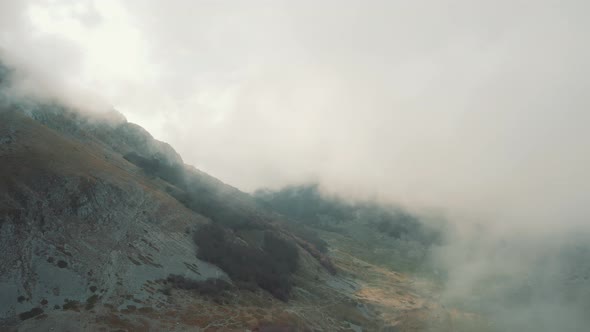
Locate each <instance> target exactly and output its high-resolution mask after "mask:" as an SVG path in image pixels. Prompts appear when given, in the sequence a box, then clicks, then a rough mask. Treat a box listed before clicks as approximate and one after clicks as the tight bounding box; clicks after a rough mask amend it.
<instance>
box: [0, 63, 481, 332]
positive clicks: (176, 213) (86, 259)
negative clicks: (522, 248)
mask: <svg viewBox="0 0 590 332" xmlns="http://www.w3.org/2000/svg"><path fill="white" fill-rule="evenodd" d="M11 72H12V71H11V70H9V69H7V68H6V67H4V66H0V90H1V91H2V92H1V93H0V250H1V252H2V253H3V255H2V256H0V329H2V330H8V331H12V330H18V331H48V330H55V331H82V330H83V331H186V330H189V331H197V330H207V331H209V330H211V331H213V330H224V329H225V330H231V329H233V330H246V329H248V330H259V331H304V330H307V331H340V330H341V331H346V330H348V331H350V330H354V331H361V330H362V331H379V330H383V331H418V330H420V331H421V330H432V331H435V330H436V331H446V330H448V331H451V330H453V329H455V328H456V326H457V324H458V323H457V322H460V321H463V320H464V318H465V317H467V318H468V319H467V321H468V322H471V321H476V319H471V318H469V317H470V316H468V315H463V314H462V313H460V312H451V311H448V310H447V309H445V308H444V307H443V306H442V305H440V304H439V303H437V302H436V301H435V300H434V298H433V294H434V293H435V288H436V287H435V286H436V284H435V283H432V282H429V281H427V280H424V279H418V278H417V277H415V276H412V275H411V274H405V273H400V272H399V271H401V270H403V269H400V270H398V271H395V266H396V264H397V263H396V262H395V260H394V261H392V262H390V263H391V264H381V262H380V259H373V258H374V257H372V256H374V255H372V254H371V252H369V251H367V248H366V244H367V240H366V239H364V238H362V237H360V236H357V235H358V234H361V233H362V234H370V236H371V238H370V239H375V238H380V239H381V240H380V241H381V242H379V243H389V242H390V241H389V240H392V241H393V242H391V243H394V244H393V247H395V243H397V242H395V241H398V242H399V241H405V242H404V243H412V245H415V246H420V248H422V249H424V248H428V246H429V245H431V244H434V243H435V242H436V241H437V240H436V239H435V238H434V237H433V236H434V235H433V234H435V233H431V232H430V231H425V230H423V229H422V226H421V223H420V222H419V221H418V220H417V219H414V217H411V216H410V215H409V214H407V213H405V212H404V213H400V212H399V211H393V210H383V211H381V212H382V213H381V212H380V213H381V217H379V218H381V219H379V220H380V222H374V221H371V222H365V223H357V222H355V220H357V221H358V219H359V218H360V219H362V220H365V218H364V217H363V215H362V213H368V212H369V211H372V210H374V209H375V206H362V207H360V206H357V205H351V206H348V205H346V204H344V203H342V204H341V205H338V204H340V203H337V202H332V201H329V202H328V203H329V204H327V203H326V202H324V201H322V198H321V197H319V196H317V197H315V198H314V199H315V200H316V201H318V202H323V203H322V204H323V205H324V206H325V205H330V204H332V205H334V204H335V205H334V206H331V210H330V209H328V210H325V209H323V208H322V209H323V210H322V209H320V210H317V211H315V210H313V208H312V206H313V204H315V203H313V202H314V201H313V200H312V201H311V203H310V204H311V205H308V207H309V208H304V209H303V210H309V211H308V212H313V213H309V214H305V213H303V214H301V213H299V212H302V211H303V210H301V209H300V210H299V212H297V211H295V212H294V211H293V210H289V209H288V208H287V209H285V207H289V206H291V205H293V206H296V205H297V204H299V206H300V205H301V204H300V203H301V199H300V198H301V197H297V195H294V196H293V198H292V200H291V203H290V202H289V200H288V199H286V198H285V197H283V196H285V195H284V192H269V191H266V192H258V193H257V194H255V195H254V196H252V195H249V194H247V193H244V192H241V191H239V190H238V189H236V188H234V187H232V186H230V185H227V184H225V183H223V182H222V181H220V180H218V179H216V178H214V177H212V176H210V175H208V174H205V173H203V172H201V171H199V170H197V169H196V168H194V167H192V166H189V165H186V164H185V163H184V162H183V160H182V158H181V156H180V155H178V153H176V152H175V151H174V149H173V148H172V147H170V146H169V145H168V144H166V143H163V142H159V141H157V140H155V139H154V138H153V137H152V136H151V135H150V134H149V133H148V132H147V131H145V130H144V129H143V128H141V127H140V126H137V125H135V124H132V123H129V122H127V121H126V119H125V118H124V117H123V116H122V115H121V114H120V113H118V112H116V111H109V112H98V113H96V112H95V113H93V112H89V111H84V110H77V109H71V108H69V107H67V106H64V105H62V104H61V103H59V102H57V101H54V100H44V99H40V98H35V97H30V96H29V97H23V96H18V97H16V96H15V95H13V94H11V93H10V89H9V87H10V81H11V80H10V75H11ZM314 195H315V194H314ZM316 205H317V204H316ZM343 211H344V212H343ZM341 212H342V213H341ZM352 216H355V217H354V218H353V217H352ZM319 217H321V218H323V219H322V220H324V221H318V220H319V219H318V218H319ZM326 217H329V218H331V219H330V221H329V222H325V219H326ZM355 218H356V219H355ZM400 218H401V219H400ZM352 224H359V225H361V226H358V227H361V228H362V232H360V231H359V232H356V231H355V228H354V227H353V226H352ZM330 227H332V228H330ZM355 227H357V226H355ZM375 227H376V228H375ZM379 227H381V228H379ZM383 231H385V232H386V233H387V237H386V238H383V237H382V236H381V237H380V236H378V234H379V233H383ZM370 239H369V240H368V241H370V242H372V241H371V240H370ZM400 243H401V242H400ZM390 249H391V248H390ZM394 249H395V248H394ZM371 250H373V252H375V250H377V248H372V249H371ZM388 250H389V249H388ZM404 250H405V249H404ZM424 250H427V249H424ZM425 252H426V251H424V252H422V253H421V255H423V254H424V255H425ZM389 253H390V254H393V255H394V256H395V255H397V254H395V250H393V251H391V250H390V251H389ZM403 255H404V254H400V255H397V256H399V257H402V256H403ZM408 257H409V256H404V258H403V259H405V260H408V259H410V260H411V259H412V258H411V257H410V258H408ZM414 258H415V259H416V261H418V260H422V258H423V257H414ZM381 260H382V259H381ZM408 271H410V270H409V269H408ZM417 285H419V287H418V286H417Z"/></svg>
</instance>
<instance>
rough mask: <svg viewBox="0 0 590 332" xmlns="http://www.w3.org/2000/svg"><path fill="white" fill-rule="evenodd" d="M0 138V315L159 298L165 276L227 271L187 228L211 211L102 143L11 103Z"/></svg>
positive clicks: (0, 118)
mask: <svg viewBox="0 0 590 332" xmlns="http://www.w3.org/2000/svg"><path fill="white" fill-rule="evenodd" d="M0 138H2V139H1V143H0V159H1V160H2V162H1V163H0V173H1V174H2V178H1V180H0V198H1V200H0V252H2V253H3V255H2V256H0V319H10V318H12V319H15V318H16V317H17V316H18V314H20V313H25V312H29V311H30V310H32V309H35V308H40V309H42V310H44V311H47V310H57V309H60V310H62V309H64V307H65V308H72V309H74V308H75V307H76V306H86V305H88V306H92V305H94V304H95V303H96V302H101V303H109V304H111V305H114V306H121V305H127V304H129V303H135V304H137V303H149V304H150V305H157V304H158V303H159V302H161V301H164V300H165V297H164V296H163V295H162V294H161V293H160V292H159V287H160V286H159V285H158V284H157V281H158V280H161V279H165V278H166V277H167V276H168V275H169V274H179V275H185V276H187V277H189V278H192V279H195V280H204V279H207V278H211V277H217V278H224V276H225V274H224V272H223V271H221V270H219V269H218V268H217V267H215V266H213V265H210V264H208V263H206V262H202V261H200V260H198V259H197V258H196V256H195V246H194V243H193V242H192V239H191V236H190V234H189V232H187V229H190V228H191V227H195V225H199V224H202V223H204V222H206V220H205V218H203V217H201V216H199V215H198V214H195V213H194V212H192V211H190V210H187V209H186V208H185V207H184V206H182V205H181V204H179V203H178V202H177V201H176V200H174V199H172V198H171V197H169V196H167V195H165V194H164V193H163V192H162V191H161V190H160V189H161V188H159V187H158V184H157V183H155V181H154V180H153V179H147V178H145V177H144V176H142V175H141V174H139V173H138V172H137V170H136V168H134V167H133V165H131V164H129V163H127V162H125V161H124V159H122V157H120V155H119V154H118V153H117V151H116V150H115V149H104V146H105V145H106V144H104V142H100V141H97V140H94V139H93V138H92V137H84V139H85V140H90V142H81V140H78V139H76V138H75V136H67V135H63V134H61V133H60V132H58V131H56V130H55V129H51V128H49V127H47V126H45V125H43V124H42V123H40V122H39V121H36V120H34V119H32V118H30V117H28V116H25V115H23V114H22V113H21V112H15V111H12V110H6V109H5V110H3V111H2V112H0ZM112 140H116V137H112ZM144 143H145V142H144ZM107 146H108V145H107ZM101 147H102V149H101ZM139 150H141V149H139ZM144 153H149V151H147V150H144ZM35 313H39V311H38V310H37V311H34V312H32V313H31V315H33V316H34V314H35ZM25 316H26V315H25Z"/></svg>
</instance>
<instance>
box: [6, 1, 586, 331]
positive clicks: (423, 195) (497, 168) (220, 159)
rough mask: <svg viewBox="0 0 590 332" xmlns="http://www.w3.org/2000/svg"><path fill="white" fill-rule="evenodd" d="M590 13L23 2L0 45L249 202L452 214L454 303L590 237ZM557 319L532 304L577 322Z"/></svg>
mask: <svg viewBox="0 0 590 332" xmlns="http://www.w3.org/2000/svg"><path fill="white" fill-rule="evenodd" d="M588 9H590V8H589V5H588V3H587V2H586V1H573V0H572V1H560V2H554V1H549V0H547V1H544V0H542V1H494V2H488V3H484V2H474V1H466V0H445V1H417V2H411V3H409V2H395V1H370V2H366V1H323V2H317V1H253V2H248V3H245V2H240V1H230V2H215V1H198V2H195V1H188V0H187V1H172V2H166V3H163V2H160V1H142V2H118V1H90V0H88V1H69V0H56V1H33V0H28V1H18V2H3V3H2V4H0V47H1V49H2V52H3V54H4V57H5V58H7V59H10V61H9V62H12V63H16V64H18V65H20V66H21V67H26V68H35V69H34V70H33V69H30V70H31V71H35V72H41V73H42V74H43V76H44V77H45V78H47V79H48V81H50V82H53V83H52V84H50V85H51V86H52V87H56V86H57V87H60V91H71V90H77V91H93V92H94V94H95V96H94V97H92V98H89V97H88V98H83V99H79V98H78V99H77V98H73V97H69V98H71V100H72V103H77V104H78V105H80V104H82V105H87V106H88V107H90V106H91V104H92V105H96V104H97V103H95V102H93V101H91V100H101V101H103V100H108V101H109V102H110V103H112V104H113V106H114V107H115V108H117V109H119V110H121V111H122V112H123V113H124V114H125V115H126V116H127V117H128V118H129V119H130V120H132V121H135V122H138V123H139V124H140V125H142V126H144V127H146V128H147V129H148V130H150V131H151V132H152V133H153V134H155V136H156V137H157V138H159V139H161V140H164V141H167V142H169V143H171V144H172V146H174V147H175V148H176V149H177V150H178V151H179V152H180V153H181V155H182V156H183V158H184V160H185V161H186V162H187V163H189V164H194V165H195V166H197V167H198V168H201V169H203V170H205V171H207V172H209V173H211V174H212V175H214V176H217V177H219V178H221V179H222V180H224V181H226V182H228V183H230V184H232V185H234V186H237V187H239V188H241V189H243V190H246V191H252V190H254V189H256V188H259V187H274V188H277V187H281V186H283V185H286V184H290V183H297V182H306V181H319V182H321V183H322V184H323V186H324V187H325V188H326V190H328V191H332V192H337V193H340V194H342V195H344V196H351V197H364V198H366V197H372V198H375V199H378V200H383V201H395V202H398V203H399V202H401V203H402V204H404V205H407V206H411V207H414V208H417V209H421V208H428V209H432V208H435V209H440V210H442V211H444V214H446V215H447V217H448V218H449V219H450V220H452V221H454V222H455V223H456V224H457V225H458V226H457V229H458V232H457V234H455V235H454V237H453V246H451V247H449V248H446V249H445V250H444V251H441V252H440V253H439V256H440V257H439V258H440V261H441V262H443V263H444V264H445V265H446V266H447V267H451V268H450V270H451V275H450V277H451V280H450V282H449V298H452V297H455V298H456V297H461V298H465V297H469V296H473V294H475V293H473V291H472V290H473V288H472V286H474V285H478V284H479V283H481V282H482V280H485V277H486V276H489V275H490V273H491V272H490V271H492V270H493V271H500V272H502V271H503V272H502V274H503V275H506V276H510V278H508V279H509V280H510V283H509V284H510V285H512V282H513V281H514V282H517V283H518V282H521V281H522V280H525V279H523V278H524V277H522V276H523V275H524V274H526V273H532V272H531V271H539V272H538V273H542V274H545V275H549V274H551V273H552V272H554V271H556V270H559V269H562V268H563V267H559V268H558V267H555V265H554V263H555V262H556V261H558V260H559V259H558V257H560V256H559V255H560V252H562V250H564V249H563V248H564V246H565V244H568V243H569V242H571V241H570V240H571V236H570V235H571V234H574V233H578V234H579V233H583V232H584V231H587V230H588V228H590V227H588V226H589V225H588V217H589V216H590V205H589V204H587V198H588V194H587V193H588V192H590V174H588V170H589V169H590V154H589V153H588V152H587V149H588V147H589V146H590V131H589V130H587V128H586V127H587V126H588V123H590V112H589V111H588V109H589V108H590V99H589V98H588V96H587V95H588V93H587V91H586V90H587V86H590V65H589V63H588V59H589V58H590V46H589V44H588V43H587V41H586V40H587V31H588V29H589V28H590V27H589V24H588V23H587V19H586V13H587V12H588ZM35 89H36V90H44V87H43V86H41V87H39V86H36V87H35ZM63 95H68V94H67V93H63ZM78 95H79V94H78ZM98 105H100V106H98V107H99V108H101V107H105V106H104V105H103V104H102V102H101V103H98ZM578 242H580V243H583V241H581V240H580V241H578ZM576 243H577V242H576ZM507 248H508V249H507ZM547 248H549V249H547ZM466 252H469V254H466ZM515 253H518V254H517V255H515ZM540 253H542V255H546V256H548V257H554V259H553V260H551V261H550V262H545V263H543V260H542V259H540V258H538V257H536V256H535V255H541V254H540ZM519 255H522V256H524V257H521V256H519ZM552 255H553V256H552ZM503 257H505V258H506V259H502V258H503ZM539 262H540V263H539ZM553 267H555V269H553ZM504 272H505V273H504ZM557 279H559V278H557ZM557 279H551V278H549V277H548V278H547V280H548V281H544V283H541V282H540V281H539V284H538V285H541V284H542V285H544V286H548V285H549V286H551V285H555V283H554V280H557ZM582 280H583V277H582ZM555 282H556V281H555ZM503 285H504V286H505V285H506V284H503ZM535 285H537V284H535ZM584 287H586V286H584ZM578 289H587V288H578ZM462 292H463V293H462ZM497 294H502V293H501V292H500V291H498V292H497ZM535 294H537V293H535ZM556 294H564V292H563V291H559V292H558V293H556ZM490 296H491V295H490V294H483V293H482V295H480V297H481V299H484V300H489V301H493V300H495V301H496V302H490V303H497V304H501V303H505V302H502V300H503V299H492V298H490ZM498 296H500V295H498ZM539 296H541V295H539ZM545 298H547V297H546V296H545V295H543V296H541V297H540V299H545ZM554 298H555V297H554ZM511 303H512V302H511ZM531 303H541V302H531ZM550 304H551V303H549V304H547V306H545V307H543V308H540V307H534V306H533V305H532V304H531V305H530V306H529V307H534V308H535V309H538V312H541V313H546V311H543V310H546V309H547V308H549V307H551V308H555V307H557V306H561V307H562V308H568V306H567V304H570V305H571V306H570V307H569V308H570V309H572V310H570V311H569V312H573V311H576V310H577V309H579V308H581V305H580V303H579V302H577V301H575V300H573V299H571V301H569V302H568V300H567V297H566V298H565V300H563V301H561V302H560V301H557V300H556V301H555V304H556V305H554V306H551V305H550ZM522 307H523V308H524V307H527V306H526V305H523V306H522ZM523 308H520V307H519V310H520V309H523ZM517 309H518V308H517ZM515 310H516V309H515ZM494 312H495V313H498V311H497V310H496V311H494ZM519 312H521V313H523V316H522V317H526V315H525V314H524V312H523V311H519ZM534 316H535V317H537V316H539V315H534ZM540 316H541V317H542V316H543V315H540ZM574 316H575V315H574ZM576 317H577V316H576ZM576 319H577V318H571V319H570V320H571V321H575V322H577V320H576ZM515 320H517V319H516V318H515ZM506 321H510V320H506ZM556 321H557V320H556ZM515 324H517V323H515ZM518 324H520V325H518ZM518 324H517V325H513V326H519V327H522V326H526V324H524V325H523V323H522V322H520V323H518ZM539 326H540V327H539V329H540V330H541V331H542V330H543V329H542V328H543V327H542V326H543V324H540V325H539ZM546 326H550V324H546ZM566 327H572V328H571V329H570V330H575V329H574V327H575V325H569V326H566ZM545 330H549V329H548V328H546V329H545ZM563 330H564V331H565V330H567V328H566V329H563Z"/></svg>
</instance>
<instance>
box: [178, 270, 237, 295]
mask: <svg viewBox="0 0 590 332" xmlns="http://www.w3.org/2000/svg"><path fill="white" fill-rule="evenodd" d="M166 281H167V282H169V283H170V284H171V286H172V287H173V288H177V289H185V290H195V291H197V293H199V294H201V295H217V294H220V293H223V292H225V291H227V290H230V289H232V288H233V286H232V285H231V284H230V283H229V282H227V281H225V280H222V279H213V278H209V279H207V280H194V279H189V278H186V277H184V276H181V275H176V274H171V275H169V276H168V278H167V279H166Z"/></svg>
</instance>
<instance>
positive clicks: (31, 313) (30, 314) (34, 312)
mask: <svg viewBox="0 0 590 332" xmlns="http://www.w3.org/2000/svg"><path fill="white" fill-rule="evenodd" d="M42 313H43V309H41V308H33V309H31V310H29V311H25V312H21V313H20V314H18V317H19V318H20V319H21V320H26V319H29V318H33V317H35V316H39V315H40V314H42Z"/></svg>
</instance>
